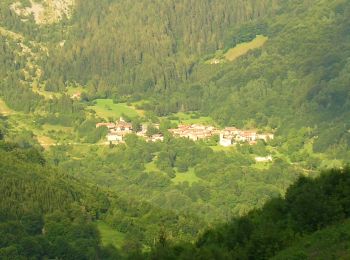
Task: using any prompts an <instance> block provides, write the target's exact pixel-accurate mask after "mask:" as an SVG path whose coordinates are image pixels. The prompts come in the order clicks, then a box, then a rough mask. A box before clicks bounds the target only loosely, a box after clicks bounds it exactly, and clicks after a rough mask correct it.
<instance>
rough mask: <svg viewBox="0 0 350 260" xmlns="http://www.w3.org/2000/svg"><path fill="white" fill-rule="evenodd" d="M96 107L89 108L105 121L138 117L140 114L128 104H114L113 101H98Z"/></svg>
mask: <svg viewBox="0 0 350 260" xmlns="http://www.w3.org/2000/svg"><path fill="white" fill-rule="evenodd" d="M94 102H95V105H93V106H89V107H88V108H89V109H92V110H94V111H95V112H96V114H97V115H98V116H99V117H101V118H104V119H108V118H114V119H117V118H119V117H121V116H122V115H126V116H127V117H136V116H138V115H140V113H139V112H138V111H137V110H136V109H135V108H134V107H132V106H128V105H127V104H126V103H117V104H115V103H113V100H112V99H96V100H95V101H94Z"/></svg>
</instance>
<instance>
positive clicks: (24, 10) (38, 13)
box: [11, 0, 75, 24]
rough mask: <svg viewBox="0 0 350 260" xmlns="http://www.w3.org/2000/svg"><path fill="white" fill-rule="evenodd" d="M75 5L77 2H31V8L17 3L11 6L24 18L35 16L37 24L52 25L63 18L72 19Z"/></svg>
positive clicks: (58, 0) (67, 0) (64, 0)
mask: <svg viewBox="0 0 350 260" xmlns="http://www.w3.org/2000/svg"><path fill="white" fill-rule="evenodd" d="M74 5H75V0H41V2H38V1H33V0H30V6H29V7H24V6H23V5H22V4H21V3H20V2H15V3H14V4H12V5H11V10H13V11H14V12H15V13H16V14H17V15H19V16H21V17H24V18H26V17H29V16H30V15H33V16H34V20H35V22H36V23H37V24H52V23H56V22H59V21H60V20H61V19H62V18H63V17H67V18H70V17H71V15H72V11H73V7H74Z"/></svg>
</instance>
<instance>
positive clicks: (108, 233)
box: [97, 221, 124, 249]
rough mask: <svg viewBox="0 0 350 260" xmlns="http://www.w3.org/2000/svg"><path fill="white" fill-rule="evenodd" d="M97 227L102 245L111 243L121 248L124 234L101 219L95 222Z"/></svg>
mask: <svg viewBox="0 0 350 260" xmlns="http://www.w3.org/2000/svg"><path fill="white" fill-rule="evenodd" d="M97 228H98V230H99V231H100V234H101V240H102V245H104V246H107V245H113V246H115V247H116V248H119V249H120V248H121V246H122V245H123V242H124V234H123V233H121V232H118V231H117V230H115V229H113V228H112V227H110V226H109V225H108V224H107V223H105V222H103V221H98V222H97Z"/></svg>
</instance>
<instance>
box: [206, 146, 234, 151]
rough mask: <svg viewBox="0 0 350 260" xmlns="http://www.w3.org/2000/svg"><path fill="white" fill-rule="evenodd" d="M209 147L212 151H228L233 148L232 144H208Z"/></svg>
mask: <svg viewBox="0 0 350 260" xmlns="http://www.w3.org/2000/svg"><path fill="white" fill-rule="evenodd" d="M210 148H211V149H212V150H213V151H214V152H230V151H232V150H233V149H235V148H234V147H233V146H231V147H225V146H221V145H219V144H218V145H215V146H210Z"/></svg>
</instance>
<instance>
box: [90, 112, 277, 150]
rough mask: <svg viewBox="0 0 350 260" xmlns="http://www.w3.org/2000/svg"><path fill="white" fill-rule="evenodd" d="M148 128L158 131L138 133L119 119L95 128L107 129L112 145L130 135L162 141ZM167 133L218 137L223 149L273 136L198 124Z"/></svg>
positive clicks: (207, 137) (144, 125) (162, 138)
mask: <svg viewBox="0 0 350 260" xmlns="http://www.w3.org/2000/svg"><path fill="white" fill-rule="evenodd" d="M149 126H152V127H153V128H155V129H159V124H151V125H148V124H143V125H142V127H141V130H140V131H133V126H132V124H131V123H128V122H126V121H125V120H124V119H123V118H120V119H119V120H118V121H116V122H115V123H113V122H109V123H98V124H96V128H99V127H106V128H108V134H107V136H106V138H107V141H108V142H109V143H112V144H117V143H123V142H124V139H125V136H127V135H128V134H131V133H136V135H137V136H139V137H142V138H144V139H145V140H146V141H147V142H157V141H160V142H162V141H164V136H163V135H162V134H161V133H156V134H149V133H148V129H149ZM168 131H169V132H170V133H171V134H172V135H173V136H174V137H179V138H188V139H190V140H193V141H199V140H206V139H209V138H211V137H213V136H216V135H218V136H219V137H220V139H219V145H221V146H224V147H230V146H233V145H235V144H237V143H243V142H247V143H249V144H250V145H254V144H256V143H257V141H258V140H263V141H265V142H267V141H269V140H272V139H274V134H272V133H258V131H257V130H242V129H238V128H236V127H225V128H224V129H218V128H216V127H214V126H205V125H200V124H192V125H183V124H182V125H179V126H178V127H177V128H173V129H169V130H168Z"/></svg>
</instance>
